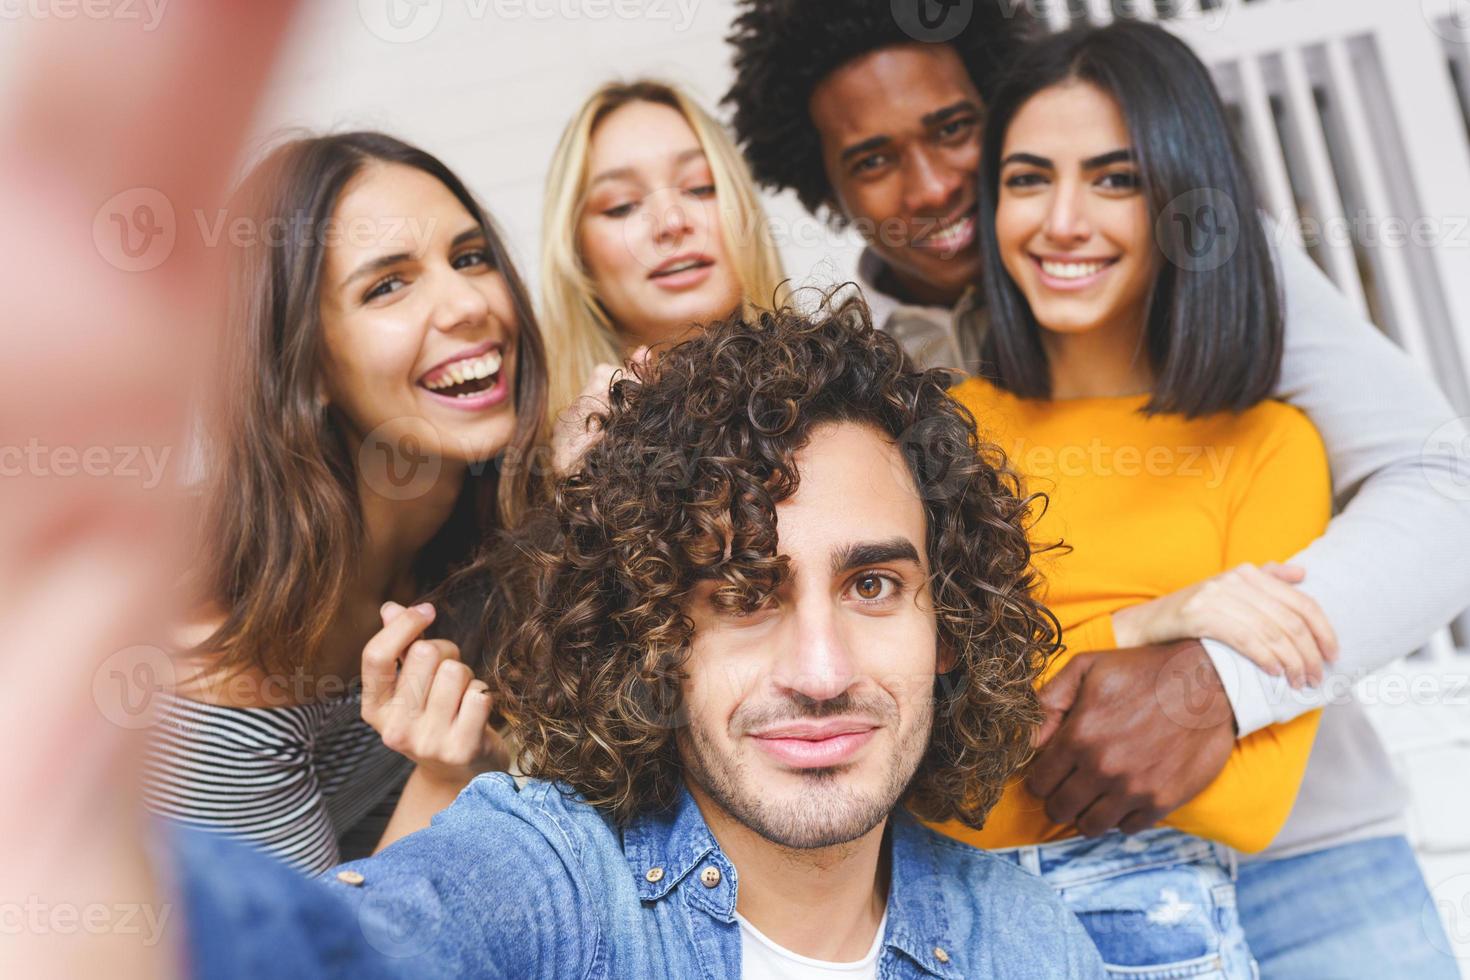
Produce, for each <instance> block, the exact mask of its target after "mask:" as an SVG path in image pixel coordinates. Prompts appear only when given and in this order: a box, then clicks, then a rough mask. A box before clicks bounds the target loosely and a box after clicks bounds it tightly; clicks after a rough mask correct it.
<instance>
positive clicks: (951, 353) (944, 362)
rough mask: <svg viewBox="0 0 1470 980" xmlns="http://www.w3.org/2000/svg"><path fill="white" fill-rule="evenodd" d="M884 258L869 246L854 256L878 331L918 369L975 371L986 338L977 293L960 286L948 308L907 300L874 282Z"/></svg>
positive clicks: (858, 275)
mask: <svg viewBox="0 0 1470 980" xmlns="http://www.w3.org/2000/svg"><path fill="white" fill-rule="evenodd" d="M883 271H884V267H883V260H882V259H880V258H879V257H878V255H877V253H875V252H874V251H873V250H872V249H863V254H862V255H861V256H860V257H859V258H858V268H857V282H858V285H859V286H860V287H861V288H862V291H863V297H864V298H865V299H866V300H867V301H868V308H869V309H870V310H871V311H872V313H873V323H874V325H875V326H877V327H878V329H880V330H882V331H883V332H884V333H886V334H888V335H889V336H891V337H893V339H895V340H897V341H898V343H899V346H900V347H902V348H903V349H904V351H905V352H906V353H907V354H908V355H909V357H910V358H911V359H912V360H913V362H914V364H915V366H917V367H920V368H935V367H942V368H950V369H952V370H958V371H961V372H963V373H965V374H974V373H975V371H976V368H977V367H978V366H979V363H980V344H981V340H982V339H983V338H984V336H985V314H984V311H983V310H982V309H981V305H980V291H979V290H978V289H976V288H975V287H974V286H971V287H970V288H969V289H967V290H965V294H964V295H963V296H961V297H960V301H959V302H958V303H956V304H955V305H954V306H953V307H948V306H925V305H922V304H918V303H907V302H904V301H903V300H901V299H899V298H898V297H897V296H894V295H893V294H891V293H887V292H884V291H883V289H882V287H880V286H879V285H878V283H879V282H881V281H882V280H883V278H884V277H883Z"/></svg>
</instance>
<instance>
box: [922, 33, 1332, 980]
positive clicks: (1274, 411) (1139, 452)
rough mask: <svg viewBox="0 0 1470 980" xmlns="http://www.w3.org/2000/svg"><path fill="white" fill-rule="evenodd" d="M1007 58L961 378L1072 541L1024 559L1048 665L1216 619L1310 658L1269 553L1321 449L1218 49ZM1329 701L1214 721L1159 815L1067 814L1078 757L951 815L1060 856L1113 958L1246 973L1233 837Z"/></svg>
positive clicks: (1241, 832) (1286, 769)
mask: <svg viewBox="0 0 1470 980" xmlns="http://www.w3.org/2000/svg"><path fill="white" fill-rule="evenodd" d="M1009 78H1010V81H1009V82H1008V83H1007V84H1006V85H1005V86H1004V87H1003V88H1002V90H1001V91H1000V92H999V93H998V94H997V97H996V99H995V100H994V102H993V103H992V105H991V106H990V115H989V118H988V120H987V125H986V131H985V137H984V140H983V144H982V169H981V186H980V218H981V234H982V250H983V262H984V272H983V280H984V282H983V288H984V289H985V298H986V303H987V308H988V310H989V314H990V320H991V323H990V330H989V334H988V336H987V338H986V342H985V346H984V354H985V357H984V370H985V376H984V377H983V378H972V379H969V380H967V381H965V382H964V383H963V384H961V385H960V386H959V387H957V388H956V389H955V391H954V394H955V396H956V398H958V399H959V400H960V401H961V402H962V403H964V404H965V405H966V406H967V407H968V408H969V409H970V410H971V411H972V412H973V413H974V414H975V416H976V418H977V419H979V420H980V426H981V428H982V431H983V432H984V433H985V435H986V436H987V438H990V439H993V440H994V441H995V442H997V443H998V444H999V445H1000V446H1001V447H1002V448H1003V449H1005V450H1006V451H1007V452H1008V453H1009V454H1010V456H1011V459H1012V461H1013V463H1014V465H1015V466H1016V467H1017V469H1018V470H1019V471H1020V472H1021V473H1022V475H1023V477H1025V479H1026V481H1027V489H1028V490H1030V491H1031V492H1033V493H1044V494H1046V495H1047V497H1048V500H1049V503H1048V507H1047V509H1046V511H1045V513H1044V514H1043V515H1041V516H1040V518H1039V520H1038V522H1037V526H1036V528H1035V531H1034V533H1035V534H1037V535H1038V536H1041V537H1044V538H1047V539H1048V540H1051V539H1061V540H1062V541H1064V542H1065V544H1066V545H1067V546H1068V547H1066V548H1064V549H1058V550H1057V552H1055V553H1053V554H1052V555H1050V556H1048V557H1047V558H1046V559H1045V560H1043V561H1042V562H1040V563H1039V564H1040V565H1041V571H1042V574H1043V576H1044V577H1045V578H1046V580H1047V583H1048V585H1047V592H1046V600H1045V601H1046V602H1047V604H1048V606H1049V608H1051V609H1052V610H1053V612H1054V613H1055V614H1056V615H1057V617H1058V619H1059V621H1060V622H1061V625H1062V639H1063V641H1064V643H1065V645H1066V650H1065V652H1064V653H1063V654H1062V655H1061V656H1060V657H1058V658H1057V659H1056V660H1055V661H1054V662H1053V663H1052V664H1050V665H1049V667H1048V672H1047V675H1048V677H1054V676H1055V675H1056V674H1057V673H1058V672H1060V671H1061V670H1063V669H1065V666H1066V664H1067V663H1068V662H1069V661H1070V660H1071V659H1072V658H1074V657H1075V656H1077V655H1078V654H1080V653H1084V652H1088V651H1112V650H1119V649H1120V648H1127V647H1134V646H1141V645H1144V644H1150V643H1163V642H1168V641H1171V640H1183V639H1188V638H1197V637H1211V638H1215V639H1219V640H1221V641H1223V642H1227V643H1230V644H1232V645H1233V646H1235V647H1236V648H1237V649H1238V650H1240V651H1241V652H1242V653H1243V654H1245V655H1246V656H1249V657H1251V659H1253V660H1255V661H1256V662H1257V663H1259V664H1260V665H1261V666H1262V667H1264V668H1265V669H1267V670H1270V671H1273V672H1275V673H1278V674H1285V675H1287V677H1288V678H1289V679H1290V681H1291V682H1292V683H1293V684H1297V685H1300V684H1302V683H1304V682H1305V681H1307V680H1310V679H1315V678H1316V677H1318V676H1320V670H1321V667H1322V662H1323V659H1324V656H1328V657H1330V655H1331V651H1332V648H1333V645H1334V643H1335V638H1334V637H1333V635H1332V632H1331V628H1330V626H1329V625H1328V624H1327V623H1326V619H1325V616H1323V615H1322V613H1321V611H1320V609H1317V608H1316V605H1315V603H1313V602H1312V601H1311V600H1310V599H1309V598H1307V597H1306V596H1304V595H1302V594H1300V593H1299V592H1297V591H1296V590H1295V589H1294V588H1293V587H1292V585H1291V584H1290V583H1291V582H1293V581H1297V580H1298V579H1297V578H1296V577H1295V575H1294V571H1293V570H1292V569H1290V568H1287V567H1284V566H1281V565H1278V564H1275V563H1278V562H1282V561H1285V560H1286V559H1287V558H1288V557H1290V556H1291V555H1293V554H1294V553H1296V552H1297V551H1298V550H1300V549H1301V548H1302V547H1304V546H1305V545H1306V544H1308V543H1309V542H1310V541H1312V540H1313V539H1315V538H1316V537H1318V536H1319V535H1320V534H1321V533H1322V531H1323V529H1324V528H1325V527H1326V525H1327V521H1328V518H1329V515H1330V509H1331V497H1330V492H1331V491H1330V482H1329V475H1328V470H1327V462H1326V455H1325V451H1324V449H1323V446H1322V443H1321V439H1320V438H1319V436H1318V435H1317V432H1316V430H1315V429H1314V428H1313V427H1312V425H1311V423H1310V422H1309V421H1308V420H1307V419H1306V417H1305V416H1304V415H1302V414H1301V413H1300V412H1299V411H1297V410H1296V409H1294V408H1291V407H1289V406H1287V405H1285V404H1284V403H1281V402H1276V401H1271V400H1270V396H1271V392H1272V390H1273V388H1274V386H1275V383H1276V380H1277V377H1278V375H1279V373H1280V368H1281V358H1282V349H1283V313H1282V302H1281V299H1280V297H1279V295H1278V292H1277V278H1276V272H1275V269H1274V267H1273V262H1272V257H1271V252H1270V249H1269V244H1268V241H1267V238H1266V233H1265V230H1264V227H1263V225H1262V223H1261V222H1260V220H1258V210H1259V206H1258V203H1257V197H1256V194H1255V191H1254V189H1253V187H1252V182H1251V178H1250V175H1249V172H1248V169H1247V167H1246V164H1245V162H1244V159H1243V157H1242V155H1241V154H1240V152H1239V150H1238V148H1237V147H1236V145H1235V143H1234V140H1233V138H1232V135H1231V129H1230V125H1229V121H1228V119H1227V117H1226V114H1225V110H1224V107H1223V105H1222V103H1221V101H1220V99H1219V96H1218V94H1217V93H1216V90H1215V88H1214V85H1213V82H1212V80H1211V78H1210V75H1209V72H1208V70H1207V69H1206V68H1205V66H1204V65H1203V64H1202V63H1201V62H1200V61H1199V59H1198V58H1196V57H1195V56H1194V54H1193V53H1192V52H1191V51H1190V50H1189V48H1188V47H1187V46H1186V45H1185V44H1184V43H1183V42H1181V41H1179V40H1178V39H1176V38H1174V37H1173V36H1172V35H1170V34H1169V33H1168V32H1167V31H1164V30H1162V29H1159V28H1157V27H1154V26H1150V25H1142V24H1136V23H1119V24H1117V25H1115V26H1111V27H1108V28H1103V29H1094V28H1084V29H1077V30H1072V31H1068V32H1065V33H1062V34H1059V35H1056V36H1053V37H1050V38H1047V39H1044V40H1041V41H1038V42H1036V43H1035V44H1034V45H1033V46H1031V47H1030V48H1028V49H1027V50H1026V51H1025V52H1024V53H1023V55H1022V56H1021V57H1020V58H1019V60H1018V61H1017V63H1016V64H1014V65H1013V66H1012V70H1011V72H1010V75H1009ZM1198 188H1211V189H1213V190H1212V191H1211V192H1210V194H1209V195H1207V196H1206V195H1204V194H1203V192H1200V191H1198V190H1197V189H1198ZM1191 193H1192V194H1194V198H1191V197H1189V195H1190V194H1191ZM1195 198H1198V200H1197V201H1196V200H1195ZM1181 201H1182V202H1184V205H1183V206H1181V203H1180V202H1181ZM1191 202H1193V203H1191ZM1222 202H1224V203H1222ZM1227 204H1228V207H1229V208H1233V210H1234V214H1233V215H1232V214H1230V213H1229V211H1228V209H1227V207H1226V205H1227ZM1210 209H1213V210H1210ZM1206 211H1209V213H1205V212H1206ZM1175 216H1178V217H1177V218H1176V217H1175ZM1202 218H1203V219H1210V220H1208V221H1205V222H1204V223H1200V224H1196V223H1195V222H1199V221H1201V219H1202ZM1227 229H1228V234H1229V236H1230V239H1229V242H1228V243H1222V242H1218V241H1216V240H1215V239H1212V238H1210V237H1209V235H1210V234H1212V233H1215V232H1225V231H1226V230H1227ZM1216 245H1218V246H1220V247H1218V248H1212V247H1211V246H1216ZM1103 655H1104V656H1112V655H1126V651H1125V652H1123V653H1119V654H1103ZM1319 721H1320V712H1311V713H1308V714H1305V715H1302V716H1301V717H1299V718H1297V719H1294V720H1293V721H1290V722H1287V723H1285V724H1279V725H1275V726H1271V727H1269V728H1266V729H1264V730H1262V731H1260V732H1257V733H1255V734H1253V735H1250V736H1248V737H1246V738H1243V739H1240V740H1238V741H1235V740H1233V739H1228V740H1227V741H1226V744H1224V745H1222V746H1220V747H1219V750H1220V751H1221V752H1222V753H1224V754H1227V755H1228V761H1226V763H1225V765H1224V768H1223V770H1222V771H1221V774H1220V775H1219V776H1218V777H1217V778H1216V779H1215V781H1214V782H1213V783H1211V784H1210V785H1209V786H1207V787H1205V788H1204V789H1203V791H1202V792H1200V793H1199V794H1198V795H1197V796H1196V797H1195V798H1194V799H1193V800H1191V801H1190V802H1189V803H1188V804H1186V805H1185V806H1183V807H1182V808H1180V809H1179V810H1177V811H1175V812H1174V813H1171V814H1168V815H1167V816H1166V817H1165V818H1164V820H1163V822H1162V824H1160V825H1157V826H1151V825H1152V824H1153V818H1152V817H1151V816H1149V815H1147V814H1144V813H1142V812H1139V811H1134V812H1125V813H1115V812H1101V811H1102V810H1103V809H1105V807H1103V805H1102V804H1098V805H1097V806H1096V807H1086V806H1084V809H1083V810H1082V811H1081V812H1080V815H1079V816H1078V817H1077V818H1076V820H1075V821H1072V822H1068V823H1065V824H1061V823H1057V822H1055V821H1053V820H1052V819H1051V817H1049V816H1048V811H1047V804H1046V803H1043V798H1045V799H1048V800H1055V799H1056V798H1057V796H1058V794H1060V795H1061V796H1062V797H1065V796H1066V794H1067V792H1068V787H1067V779H1068V776H1069V773H1066V772H1060V773H1055V772H1049V771H1048V772H1043V771H1039V770H1038V769H1037V767H1035V766H1033V767H1032V772H1031V773H1030V774H1029V775H1030V779H1029V781H1028V782H1026V783H1022V782H1021V781H1019V780H1017V781H1013V782H1012V783H1011V784H1010V786H1009V787H1008V788H1007V790H1006V793H1005V795H1004V797H1003V798H1002V800H1001V802H1000V804H999V805H998V806H997V807H996V809H995V810H994V811H993V812H992V814H991V817H990V819H989V820H988V821H987V823H986V826H985V827H984V828H983V829H982V830H980V831H978V832H977V831H970V830H966V829H965V828H963V827H959V826H957V825H949V826H947V827H946V828H945V829H946V830H948V831H949V832H951V833H952V834H953V835H954V836H957V837H959V838H961V839H963V840H966V841H968V842H970V843H973V844H975V845H977V846H981V847H985V848H988V849H993V850H997V851H999V852H1000V853H1002V854H1005V855H1006V856H1008V857H1010V858H1011V859H1012V860H1014V861H1016V862H1017V863H1019V864H1021V865H1022V866H1024V867H1028V868H1030V869H1031V870H1033V871H1035V872H1037V873H1039V874H1041V875H1042V876H1043V877H1044V878H1046V879H1047V880H1048V881H1050V882H1051V883H1052V884H1053V885H1054V886H1055V887H1056V888H1058V889H1059V891H1060V892H1061V893H1062V895H1063V896H1064V898H1065V899H1066V901H1067V903H1068V904H1069V905H1070V906H1071V907H1072V909H1073V910H1074V911H1075V912H1077V913H1078V915H1079V917H1080V918H1081V919H1082V921H1083V924H1084V926H1086V927H1087V929H1088V931H1089V933H1091V934H1092V936H1093V939H1094V941H1095V942H1096V943H1097V945H1098V948H1099V951H1100V952H1101V953H1102V957H1103V960H1104V961H1105V962H1106V963H1107V964H1108V965H1109V967H1110V969H1116V970H1117V972H1118V973H1119V974H1126V975H1128V976H1145V975H1146V976H1165V975H1167V976H1184V975H1189V976H1195V975H1199V976H1213V977H1231V978H1236V977H1239V978H1249V977H1251V976H1252V971H1253V968H1254V967H1253V962H1252V955H1251V951H1250V949H1249V947H1248V944H1247V941H1246V937H1245V934H1244V931H1243V929H1242V925H1241V922H1240V918H1239V915H1238V914H1237V910H1236V901H1235V893H1234V884H1233V882H1234V880H1235V873H1236V869H1235V863H1234V861H1235V859H1234V856H1233V852H1232V850H1231V849H1232V848H1234V849H1238V850H1241V851H1247V852H1253V851H1260V850H1262V849H1263V848H1265V847H1266V846H1267V845H1268V844H1270V843H1271V840H1272V838H1273V837H1275V835H1276V833H1277V832H1278V831H1279V830H1280V829H1281V827H1282V825H1283V824H1284V823H1285V821H1286V818H1287V816H1288V814H1289V813H1290V812H1291V809H1292V805H1293V803H1294V802H1295V798H1296V793H1297V789H1298V786H1299V785H1300V781H1301V778H1302V775H1303V773H1304V771H1305V769H1306V764H1307V758H1308V755H1309V754H1310V752H1311V748H1312V743H1313V740H1314V738H1315V734H1316V730H1317V726H1318V723H1319ZM1053 731H1055V720H1053V724H1052V725H1050V726H1049V730H1046V731H1043V733H1042V738H1041V741H1043V742H1044V741H1045V739H1046V738H1049V737H1050V735H1051V733H1052V732H1053ZM1227 735H1228V732H1227ZM1038 784H1040V786H1041V788H1039V789H1037V792H1038V794H1039V795H1037V796H1033V795H1031V792H1030V791H1029V789H1028V787H1031V788H1036V787H1037V786H1038ZM1109 805H1110V806H1111V804H1109ZM1114 826H1121V827H1122V830H1123V832H1122V833H1120V832H1118V831H1109V832H1106V833H1104V832H1103V830H1104V829H1105V828H1109V827H1114ZM1125 834H1128V835H1131V836H1125ZM1185 971H1189V972H1185ZM1196 971H1197V972H1196Z"/></svg>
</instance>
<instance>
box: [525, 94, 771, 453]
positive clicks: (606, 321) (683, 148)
mask: <svg viewBox="0 0 1470 980" xmlns="http://www.w3.org/2000/svg"><path fill="white" fill-rule="evenodd" d="M541 288H542V309H541V312H542V315H543V319H544V322H545V323H546V330H547V347H548V348H549V349H550V350H552V351H554V352H555V355H556V357H555V363H554V364H553V365H552V369H551V381H550V386H551V397H550V403H549V408H550V410H551V415H552V422H553V426H554V431H555V432H556V436H557V438H556V440H555V443H556V445H557V460H558V467H559V468H561V469H565V467H566V464H567V462H568V461H569V459H570V458H571V457H572V456H574V455H575V454H576V447H579V446H582V445H585V437H586V433H585V426H583V425H582V421H583V418H584V417H585V415H586V414H587V411H588V410H590V408H591V407H593V403H592V402H584V401H582V400H581V399H580V398H579V396H591V397H593V398H596V397H598V396H601V395H602V394H604V393H605V392H606V391H607V386H608V382H609V381H610V380H611V378H612V375H613V372H614V371H615V370H616V369H617V367H618V366H619V365H621V364H624V363H625V362H627V361H628V360H630V359H637V357H638V356H640V355H639V353H638V352H639V351H640V349H647V348H650V347H655V346H658V345H662V344H668V343H670V342H674V341H677V340H679V339H681V338H683V337H684V336H686V335H687V334H688V332H689V331H690V330H691V329H692V328H695V327H697V326H699V325H701V324H705V323H710V322H712V321H714V320H718V319H722V318H723V317H725V316H728V315H729V314H731V313H733V312H735V311H736V309H738V308H739V307H740V306H741V305H742V304H746V305H751V306H759V307H770V306H772V305H779V303H780V302H781V300H782V299H783V296H784V289H783V285H782V275H781V259H780V256H779V254H778V253H777V251H776V245H775V240H774V239H773V238H772V236H771V230H770V226H769V224H768V222H767V220H766V215H765V211H764V210H763V209H762V207H761V203H760V198H759V196H758V194H757V192H756V189H755V184H754V183H753V182H752V180H751V178H750V172H749V171H748V170H747V169H746V166H745V161H744V160H743V159H742V158H741V156H740V153H739V152H738V151H737V150H736V149H735V145H734V144H733V143H732V142H731V141H730V137H729V136H728V135H727V134H726V133H725V131H724V129H723V128H721V126H720V124H719V123H717V122H715V121H714V120H713V119H712V118H710V116H709V115H708V113H706V112H705V111H704V110H703V109H701V108H700V107H699V106H698V105H697V104H695V102H694V101H693V100H692V99H690V98H689V96H687V95H686V94H684V93H683V92H682V91H680V90H679V89H677V88H675V87H674V86H672V85H668V84H665V83H663V82H655V81H646V80H643V81H635V82H629V83H613V84H609V85H604V86H603V87H601V88H599V89H598V90H597V91H596V92H594V93H592V95H591V96H590V97H589V98H588V99H587V101H586V102H584V103H583V104H582V107H581V108H580V109H578V110H577V113H576V115H575V116H573V117H572V121H571V122H570V123H568V124H567V128H566V130H565V132H564V133H563V134H562V138H561V142H560V144H559V145H558V146H557V148H556V153H555V155H554V157H553V158H552V162H551V168H550V171H549V173H548V174H547V180H546V203H545V209H544V211H543V215H542V249H541ZM574 406H575V407H574ZM569 407H570V408H571V410H570V411H569V410H568V409H569Z"/></svg>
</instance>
